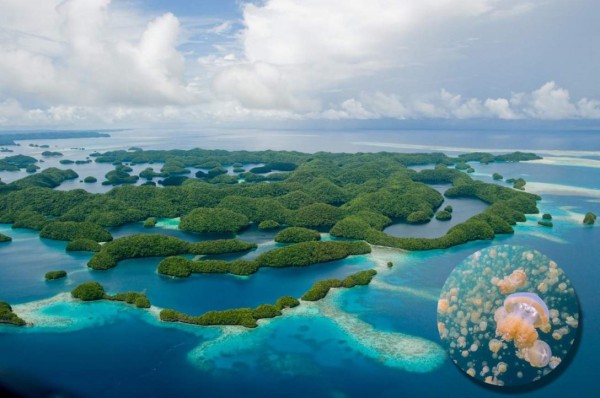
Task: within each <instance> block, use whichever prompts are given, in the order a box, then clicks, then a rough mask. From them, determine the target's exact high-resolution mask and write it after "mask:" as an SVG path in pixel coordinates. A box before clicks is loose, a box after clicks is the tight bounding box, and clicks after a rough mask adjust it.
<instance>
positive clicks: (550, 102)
mask: <svg viewBox="0 0 600 398" xmlns="http://www.w3.org/2000/svg"><path fill="white" fill-rule="evenodd" d="M349 101H350V102H349ZM348 103H350V104H351V105H352V106H348ZM324 115H325V117H327V118H338V119H365V118H367V119H377V118H382V117H391V118H396V119H420V118H437V119H448V118H456V119H475V118H497V119H506V120H511V119H525V118H535V119H545V120H552V119H591V118H600V101H597V100H590V99H587V98H583V99H581V100H579V101H578V102H577V103H573V102H572V101H571V99H570V94H569V91H568V90H566V89H564V88H561V87H559V86H557V84H556V83H555V82H547V83H545V84H543V85H542V86H541V87H540V88H538V89H536V90H533V91H532V92H530V93H513V94H512V95H511V98H510V99H509V98H495V99H494V98H487V99H478V98H463V97H462V96H461V95H460V94H453V93H450V92H448V91H447V90H444V89H442V90H441V91H440V92H439V93H438V94H437V95H436V96H430V97H429V98H428V99H427V100H421V99H420V100H406V101H405V102H402V101H401V100H400V99H399V98H398V96H396V95H395V94H385V93H382V92H378V93H377V94H376V95H363V96H361V100H360V101H357V100H355V99H354V98H351V99H349V100H346V101H344V102H342V103H341V104H340V105H338V106H337V107H335V108H333V109H329V110H327V111H325V112H324Z"/></svg>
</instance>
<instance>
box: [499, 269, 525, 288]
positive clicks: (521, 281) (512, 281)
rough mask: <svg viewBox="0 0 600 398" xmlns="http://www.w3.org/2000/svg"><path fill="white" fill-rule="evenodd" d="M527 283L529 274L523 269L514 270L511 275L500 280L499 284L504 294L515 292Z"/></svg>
mask: <svg viewBox="0 0 600 398" xmlns="http://www.w3.org/2000/svg"><path fill="white" fill-rule="evenodd" d="M526 283H527V274H526V273H525V271H523V270H522V269H516V270H514V271H513V272H512V273H511V274H510V275H508V276H506V277H504V279H501V280H499V281H498V283H497V285H498V288H499V289H500V293H502V294H510V293H514V292H515V291H516V290H517V289H518V288H521V287H523V286H525V284H526Z"/></svg>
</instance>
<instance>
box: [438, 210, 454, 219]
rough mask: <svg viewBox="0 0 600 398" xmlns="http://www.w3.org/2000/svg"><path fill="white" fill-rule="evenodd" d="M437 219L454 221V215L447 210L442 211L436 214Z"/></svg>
mask: <svg viewBox="0 0 600 398" xmlns="http://www.w3.org/2000/svg"><path fill="white" fill-rule="evenodd" d="M435 219H436V220H439V221H448V220H451V219H452V213H451V212H449V211H446V210H440V211H438V212H437V213H435Z"/></svg>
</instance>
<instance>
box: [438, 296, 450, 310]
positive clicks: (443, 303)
mask: <svg viewBox="0 0 600 398" xmlns="http://www.w3.org/2000/svg"><path fill="white" fill-rule="evenodd" d="M448 307H450V303H449V302H448V300H447V299H440V301H438V307H437V311H438V314H443V313H444V312H446V311H448Z"/></svg>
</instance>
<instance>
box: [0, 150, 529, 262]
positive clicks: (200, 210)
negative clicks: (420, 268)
mask: <svg viewBox="0 0 600 398" xmlns="http://www.w3.org/2000/svg"><path fill="white" fill-rule="evenodd" d="M91 157H92V158H93V159H94V161H95V162H97V163H109V164H114V165H115V170H113V171H111V172H109V173H108V174H107V178H109V180H108V181H109V183H110V184H113V183H115V182H119V184H117V185H119V186H116V187H115V188H113V189H112V190H111V191H109V192H107V193H103V194H92V193H89V192H86V191H83V190H80V189H76V190H71V191H59V190H54V189H51V188H54V187H56V186H58V185H60V184H61V183H62V182H63V181H66V180H69V179H73V178H77V177H78V176H77V173H75V172H74V171H73V170H60V169H56V168H49V169H45V170H42V171H40V172H37V173H36V174H33V175H30V176H27V177H25V178H22V179H20V180H17V181H14V182H11V183H10V184H5V185H0V222H4V223H15V224H16V225H19V226H23V227H28V228H32V229H34V230H40V231H43V232H42V235H43V236H45V237H51V238H55V239H65V240H77V239H90V240H95V241H98V242H102V241H110V237H109V236H108V232H107V231H106V230H105V228H109V227H117V226H121V225H125V224H128V223H136V222H144V221H145V220H148V219H149V218H175V217H180V218H181V222H180V224H179V228H180V229H182V230H184V231H188V232H193V233H199V234H210V233H223V234H229V235H232V234H235V233H237V232H240V231H242V230H244V229H245V228H247V227H249V226H250V225H252V224H256V225H259V226H260V225H261V223H265V224H262V226H263V227H266V226H269V225H270V226H272V227H273V228H275V226H276V225H279V226H281V225H284V226H286V227H302V228H306V229H312V230H314V231H318V232H319V233H320V232H329V233H330V234H331V235H332V236H333V237H336V238H344V239H350V240H359V241H366V242H368V243H369V244H373V245H382V246H388V247H395V248H401V249H405V250H431V249H443V248H448V247H451V246H455V245H459V244H463V243H466V242H470V241H474V240H479V239H483V240H488V239H492V238H493V237H494V236H496V235H497V234H510V233H513V232H514V231H513V228H512V225H514V224H515V223H517V222H522V221H525V214H535V213H538V212H539V210H538V209H537V206H536V202H537V201H538V200H540V197H539V196H537V195H534V194H531V193H527V192H523V191H522V190H515V189H511V188H508V187H504V186H500V185H497V184H493V183H486V182H482V181H478V180H474V179H472V178H471V177H470V176H469V175H468V174H467V173H464V172H461V171H459V170H456V169H455V168H451V167H448V166H450V165H453V164H457V163H460V162H472V161H480V162H487V163H489V162H505V161H506V162H508V161H526V160H530V159H537V158H538V157H537V156H536V155H534V154H523V153H514V154H505V155H491V154H485V153H476V154H473V155H469V154H466V155H461V156H459V157H458V158H453V157H449V156H447V155H444V154H441V153H431V154H428V153H422V154H404V153H385V152H383V153H357V154H344V153H325V152H320V153H317V154H304V153H300V152H286V151H257V152H248V151H221V150H205V149H191V150H147V151H146V150H144V151H111V152H105V153H98V152H95V153H93V154H92V155H91ZM27 161H28V162H30V161H31V160H27ZM161 163H162V164H163V167H162V169H161V174H162V173H165V175H166V173H169V174H170V173H176V172H185V170H189V169H190V168H192V167H204V168H205V170H208V172H206V173H204V174H203V176H202V178H193V177H190V178H187V179H186V180H185V181H184V182H182V184H181V185H176V186H166V187H159V186H151V185H142V186H132V185H122V186H121V184H120V182H123V181H122V179H126V180H127V179H128V178H129V177H134V178H133V179H132V180H131V181H130V182H133V180H137V179H138V178H139V177H138V176H133V175H131V174H130V173H131V171H132V168H131V165H137V164H148V165H150V164H161ZM235 163H239V164H259V165H260V164H262V165H264V166H257V168H258V170H257V168H253V169H251V171H252V170H253V171H252V173H251V174H253V175H254V176H257V177H261V178H266V177H270V176H272V175H275V174H276V175H278V177H277V178H278V179H276V180H269V182H266V181H264V180H261V179H260V178H259V179H257V180H255V181H252V180H251V181H248V180H246V181H245V182H242V183H237V182H236V183H235V184H230V183H228V181H222V180H221V179H222V178H225V177H232V176H229V175H227V174H226V173H223V170H226V169H225V167H223V165H232V164H235ZM427 164H429V165H431V168H425V169H422V170H420V171H415V170H412V169H411V168H410V167H411V166H414V165H419V166H421V165H427ZM167 166H168V167H167ZM210 170H213V171H212V172H210ZM267 170H270V171H267ZM113 172H114V173H113ZM111 173H112V174H111ZM258 173H271V174H269V175H268V176H263V175H262V174H258ZM170 175H171V174H170ZM127 181H128V180H127ZM431 184H449V185H450V186H451V187H450V188H449V189H447V190H446V191H445V192H444V194H443V195H442V194H440V193H439V192H438V191H437V190H435V189H433V188H432V187H431V186H430V185H431ZM445 197H447V198H472V199H477V200H481V201H483V202H484V203H486V204H487V205H488V207H487V208H486V209H485V210H484V211H483V212H482V213H480V214H477V215H475V216H473V217H471V218H469V219H467V220H466V221H464V222H462V223H459V224H457V225H455V226H453V227H452V228H450V230H449V231H448V232H447V233H446V235H444V236H442V237H439V238H432V239H429V238H398V237H394V236H391V235H389V234H387V233H385V232H384V231H383V230H384V229H385V227H387V226H389V225H390V224H393V223H426V222H429V221H430V220H431V219H433V218H434V217H435V215H436V214H439V216H440V217H441V218H442V219H443V218H446V217H447V214H445V213H440V212H441V211H445V212H446V213H450V211H448V210H449V208H448V206H446V207H445V208H444V210H440V208H441V206H442V205H443V203H444V200H445ZM65 223H67V224H65ZM71 223H84V224H71ZM85 223H88V224H85ZM91 224H93V225H94V226H92V225H91ZM75 230H78V231H80V232H79V233H76V232H74V231H75ZM81 231H84V232H81ZM312 236H316V235H314V233H313V235H312ZM124 239H125V241H127V239H133V241H132V242H135V241H136V239H137V240H141V241H146V240H147V239H150V240H151V239H158V241H150V240H149V241H147V242H146V243H145V244H147V245H148V246H154V248H153V249H146V248H145V247H144V248H143V250H142V248H141V247H140V248H136V247H137V243H133V247H134V248H135V249H131V250H125V249H124V248H123V246H121V244H120V243H119V242H118V241H119V240H120V239H117V240H115V242H110V243H108V244H106V245H104V246H103V247H102V250H101V251H100V252H97V254H96V255H95V256H94V257H93V258H92V260H90V264H89V265H90V267H91V268H95V269H107V268H111V267H114V266H115V265H116V264H117V263H118V261H120V260H122V259H125V258H135V257H140V256H159V257H168V256H173V255H181V254H206V253H205V251H204V250H201V249H199V246H198V245H201V246H202V245H205V246H210V245H213V248H212V249H211V250H209V251H213V252H219V253H229V252H232V251H234V252H235V251H237V250H241V251H245V250H251V249H252V248H254V247H255V245H254V244H248V243H245V242H244V243H240V242H239V241H238V243H235V244H233V245H232V244H231V243H224V244H223V246H222V247H219V248H217V244H216V243H210V242H214V241H209V242H201V243H193V244H190V243H189V242H184V241H180V240H179V241H177V239H176V238H172V237H163V236H161V235H155V238H146V237H144V238H141V237H127V238H124ZM171 239H175V241H173V240H171ZM138 243H139V242H138ZM306 243H311V242H306ZM312 243H314V242H312ZM309 247H310V246H307V247H306V248H307V249H308V248H309ZM93 248H94V250H97V247H96V246H94V247H93ZM230 249H231V250H230ZM270 255H272V254H270ZM301 257H302V256H301ZM265 258H266V257H263V259H265ZM265 265H266V266H268V264H265ZM291 265H293V264H291Z"/></svg>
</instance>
